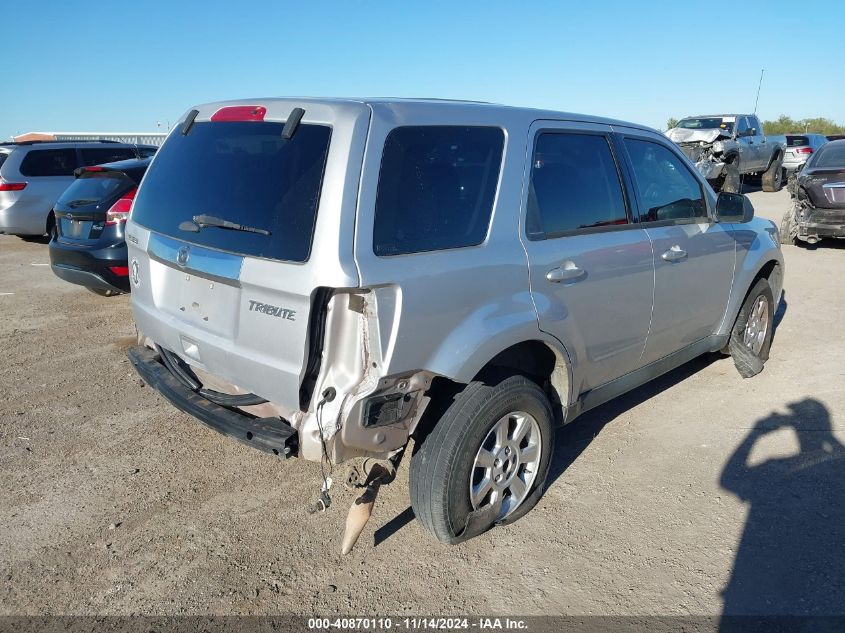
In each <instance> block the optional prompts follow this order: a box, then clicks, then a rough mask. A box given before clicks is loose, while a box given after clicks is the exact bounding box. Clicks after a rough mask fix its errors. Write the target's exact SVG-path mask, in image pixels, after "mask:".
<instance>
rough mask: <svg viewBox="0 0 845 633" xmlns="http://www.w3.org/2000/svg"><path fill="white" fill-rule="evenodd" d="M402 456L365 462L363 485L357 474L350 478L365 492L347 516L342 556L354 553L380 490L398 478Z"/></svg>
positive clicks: (353, 504) (353, 503)
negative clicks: (397, 469) (397, 464)
mask: <svg viewBox="0 0 845 633" xmlns="http://www.w3.org/2000/svg"><path fill="white" fill-rule="evenodd" d="M400 456H401V454H400V455H398V456H396V457H394V458H393V459H384V460H373V461H372V462H371V463H368V462H365V464H364V472H365V474H366V479H365V480H364V483H363V484H358V483H357V481H359V478H358V477H357V472H356V474H355V475H353V476H350V477H349V478H348V480H347V481H348V482H349V483H350V484H352V485H355V486H356V487H360V488H364V492H363V493H361V495H360V496H359V497H358V498H356V499H355V501H353V502H352V506H351V507H350V508H349V514H347V516H346V527H345V528H344V530H343V538H342V539H341V545H340V552H341V554H348V553H349V552H351V551H352V548H353V547H354V546H355V543H356V542H357V541H358V537H359V536H361V532H362V531H363V530H364V526H366V525H367V521H369V520H370V516H371V515H372V513H373V505H375V502H376V497H377V496H378V491H379V488H380V487H381V486H382V484H389V483H390V482H391V481H393V479H394V477H395V476H396V463H397V462H398V459H399V458H400ZM368 466H369V467H368ZM353 482H355V483H353Z"/></svg>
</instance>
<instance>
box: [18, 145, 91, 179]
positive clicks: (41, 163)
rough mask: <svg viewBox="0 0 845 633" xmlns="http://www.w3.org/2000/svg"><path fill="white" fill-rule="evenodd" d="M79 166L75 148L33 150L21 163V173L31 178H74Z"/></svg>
mask: <svg viewBox="0 0 845 633" xmlns="http://www.w3.org/2000/svg"><path fill="white" fill-rule="evenodd" d="M78 166H79V165H77V162H76V150H75V149H73V148H63V149H32V150H29V152H27V154H26V156H24V158H23V160H22V161H21V167H20V171H21V174H22V175H24V176H30V177H38V176H72V175H73V170H74V169H76V168H77V167H78Z"/></svg>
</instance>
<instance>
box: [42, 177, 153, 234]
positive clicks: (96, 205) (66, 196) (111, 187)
mask: <svg viewBox="0 0 845 633" xmlns="http://www.w3.org/2000/svg"><path fill="white" fill-rule="evenodd" d="M133 162H137V161H133ZM137 187H138V183H137V181H136V180H134V179H133V178H131V177H130V175H129V174H127V173H126V172H125V171H123V170H122V169H120V168H117V169H115V168H110V167H82V168H80V169H77V170H76V180H74V181H73V182H72V183H71V185H70V186H69V187H68V188H67V189H66V190H65V192H64V193H63V194H62V195H61V197H60V198H59V200H58V201H57V202H56V205H55V206H54V207H53V213H54V214H55V217H56V231H57V239H58V240H59V241H60V242H63V243H68V244H75V245H79V246H89V245H94V244H96V243H97V242H98V241H99V240H100V238H101V237H102V236H103V232H104V231H105V230H106V228H107V227H108V226H112V225H115V226H116V225H117V224H119V223H120V221H123V220H125V215H126V214H127V213H128V211H129V206H130V205H131V201H132V198H134V196H135V191H136V189H137ZM110 213H111V216H110V215H109V214H110ZM120 213H122V214H123V216H122V219H119V215H118V214H120Z"/></svg>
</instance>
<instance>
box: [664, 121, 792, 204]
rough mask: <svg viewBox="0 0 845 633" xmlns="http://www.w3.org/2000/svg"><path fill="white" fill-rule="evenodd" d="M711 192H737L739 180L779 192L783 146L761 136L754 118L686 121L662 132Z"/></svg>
mask: <svg viewBox="0 0 845 633" xmlns="http://www.w3.org/2000/svg"><path fill="white" fill-rule="evenodd" d="M666 136H667V137H668V138H669V139H670V140H672V141H674V142H675V143H677V144H678V145H679V146H680V148H681V150H682V151H683V152H684V154H686V156H687V158H689V159H690V160H691V161H692V162H693V163H694V164H695V167H696V169H698V171H699V173H700V174H701V175H702V176H703V177H704V178H706V179H707V182H709V183H710V185H711V186H712V187H713V189H714V190H715V191H730V192H735V193H736V192H739V190H740V184H741V182H740V181H741V179H742V178H743V177H748V178H749V179H756V180H759V182H760V184H761V186H762V188H763V191H780V188H781V184H782V182H783V157H784V152H785V144H784V142H782V141H775V140H774V139H771V138H767V137H766V136H765V135H764V134H763V128H762V126H761V124H760V120H759V119H758V118H757V116H756V115H754V114H714V115H704V116H694V117H686V118H684V119H681V120H680V121H679V122H678V125H677V126H676V127H674V128H672V129H671V130H667V131H666Z"/></svg>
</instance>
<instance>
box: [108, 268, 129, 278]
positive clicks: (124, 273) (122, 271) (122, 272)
mask: <svg viewBox="0 0 845 633" xmlns="http://www.w3.org/2000/svg"><path fill="white" fill-rule="evenodd" d="M109 270H110V271H112V272H113V273H114V274H115V275H117V276H118V277H128V276H129V266H109Z"/></svg>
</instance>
